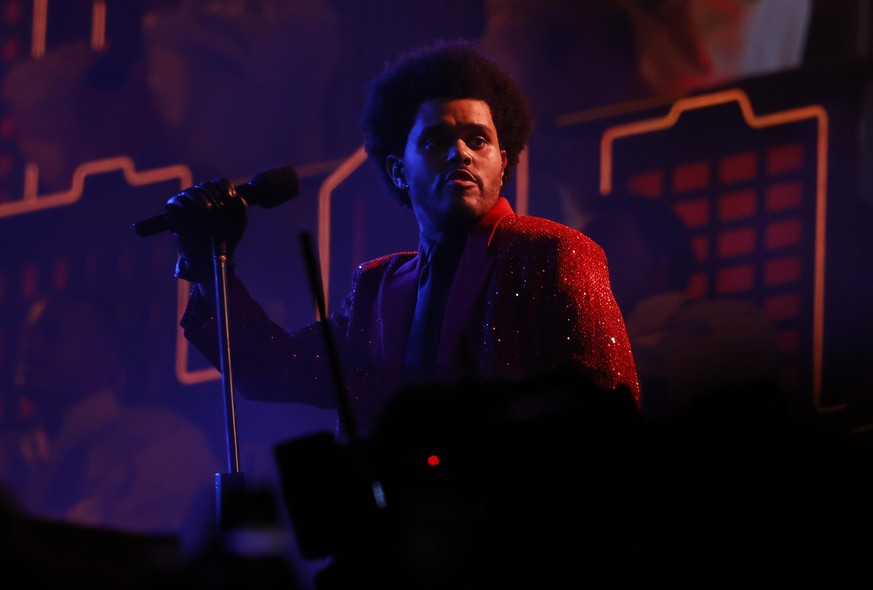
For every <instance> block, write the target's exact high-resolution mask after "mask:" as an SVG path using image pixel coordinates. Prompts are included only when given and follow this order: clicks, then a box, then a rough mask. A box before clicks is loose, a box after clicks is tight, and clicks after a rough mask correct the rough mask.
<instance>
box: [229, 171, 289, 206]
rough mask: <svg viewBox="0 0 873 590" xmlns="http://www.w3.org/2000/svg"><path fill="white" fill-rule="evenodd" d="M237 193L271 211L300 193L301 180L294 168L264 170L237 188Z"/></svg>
mask: <svg viewBox="0 0 873 590" xmlns="http://www.w3.org/2000/svg"><path fill="white" fill-rule="evenodd" d="M237 192H238V193H239V194H240V195H242V197H243V198H245V199H246V200H247V201H249V202H250V203H251V204H253V205H258V206H259V207H264V208H266V209H269V208H270V207H275V206H276V205H281V204H282V203H284V202H285V201H288V200H290V199H292V198H294V197H296V196H297V195H298V194H299V193H300V178H299V177H298V176H297V171H296V170H294V168H293V167H292V166H288V165H286V166H278V167H276V168H269V169H267V170H262V171H260V172H258V173H257V174H255V175H254V176H253V177H252V179H251V180H250V181H249V182H248V183H246V184H244V185H241V186H238V187H237Z"/></svg>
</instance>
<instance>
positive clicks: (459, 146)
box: [448, 139, 473, 164]
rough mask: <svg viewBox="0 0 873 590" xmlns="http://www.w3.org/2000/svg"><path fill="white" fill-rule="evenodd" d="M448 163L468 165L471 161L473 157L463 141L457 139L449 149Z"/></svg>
mask: <svg viewBox="0 0 873 590" xmlns="http://www.w3.org/2000/svg"><path fill="white" fill-rule="evenodd" d="M448 161H449V162H450V163H463V164H469V163H470V162H472V161H473V156H472V155H471V154H470V148H468V147H467V144H466V143H464V141H463V140H461V139H458V140H457V141H455V142H454V143H453V144H452V145H451V146H450V147H449V154H448Z"/></svg>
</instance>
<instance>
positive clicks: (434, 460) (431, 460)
mask: <svg viewBox="0 0 873 590" xmlns="http://www.w3.org/2000/svg"><path fill="white" fill-rule="evenodd" d="M427 464H428V465H430V466H431V467H436V466H437V465H439V464H440V458H439V456H438V455H429V456H428V458H427Z"/></svg>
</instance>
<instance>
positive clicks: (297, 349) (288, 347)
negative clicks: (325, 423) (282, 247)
mask: <svg viewBox="0 0 873 590" xmlns="http://www.w3.org/2000/svg"><path fill="white" fill-rule="evenodd" d="M208 292H209V291H208V289H207V288H206V287H205V285H203V286H202V287H198V286H195V287H194V288H192V291H191V296H190V297H189V300H188V305H187V307H186V309H185V313H184V314H183V315H182V319H181V320H180V322H179V325H180V326H181V327H182V329H183V332H184V335H185V338H186V339H187V340H188V341H189V342H190V343H191V344H192V345H194V347H196V348H197V349H198V350H199V351H200V352H201V353H203V354H204V356H206V358H207V359H208V360H209V362H210V363H212V365H213V366H214V367H216V368H220V366H221V356H220V350H219V337H218V321H217V315H216V306H215V297H214V296H212V297H210V296H207V295H206V293H208ZM228 309H229V310H230V315H229V318H228V320H229V330H228V332H229V335H230V354H231V361H232V363H233V376H234V379H235V385H237V386H238V389H239V391H240V393H241V395H242V396H243V397H245V398H246V399H250V400H256V401H269V402H293V403H302V404H307V405H312V406H315V407H319V408H333V407H335V399H336V397H335V395H336V394H335V390H334V384H333V383H332V377H331V372H330V367H329V366H328V362H327V358H328V357H327V355H326V354H325V353H324V340H323V334H322V333H321V326H320V325H319V324H318V323H316V322H313V323H311V324H309V325H307V326H304V327H303V328H301V329H300V330H298V331H295V332H293V333H290V332H288V331H287V330H285V329H284V328H282V327H281V326H279V325H278V324H276V323H275V322H273V321H272V320H271V319H270V318H269V317H268V316H267V314H266V312H265V311H264V310H263V308H262V307H261V306H260V304H258V302H257V301H255V300H254V299H253V298H252V296H251V294H250V293H249V291H248V289H246V287H245V285H244V284H243V283H242V281H240V280H239V279H238V278H232V279H231V280H230V281H229V283H228ZM332 327H333V328H335V329H336V330H342V329H343V328H342V326H332ZM336 333H338V334H342V333H343V332H341V331H337V332H336Z"/></svg>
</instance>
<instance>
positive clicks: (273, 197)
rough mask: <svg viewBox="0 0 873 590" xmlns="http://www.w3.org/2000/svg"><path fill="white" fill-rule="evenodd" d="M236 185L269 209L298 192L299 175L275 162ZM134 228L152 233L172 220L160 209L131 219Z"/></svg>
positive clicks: (244, 195)
mask: <svg viewBox="0 0 873 590" xmlns="http://www.w3.org/2000/svg"><path fill="white" fill-rule="evenodd" d="M235 188H236V192H237V194H238V195H239V196H241V197H242V198H243V199H245V200H246V202H247V203H248V204H249V205H257V206H258V207H263V208H264V209H269V208H271V207H275V206H276V205H281V204H282V203H284V202H286V201H290V200H291V199H293V198H294V197H296V196H297V195H298V194H299V193H300V179H299V178H298V176H297V171H296V170H294V168H292V167H291V166H288V165H285V166H277V167H276V168H269V169H267V170H261V171H260V172H258V173H257V174H255V175H254V176H252V179H251V180H250V181H248V182H247V183H245V184H240V185H237V186H236V187H235ZM133 229H134V231H135V232H136V235H138V236H144V237H145V236H153V235H155V234H158V233H161V232H163V231H168V230H170V229H172V223H171V221H170V218H169V216H168V215H167V214H166V213H162V214H160V215H155V216H154V217H149V218H148V219H144V220H142V221H138V222H136V223H134V224H133Z"/></svg>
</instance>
